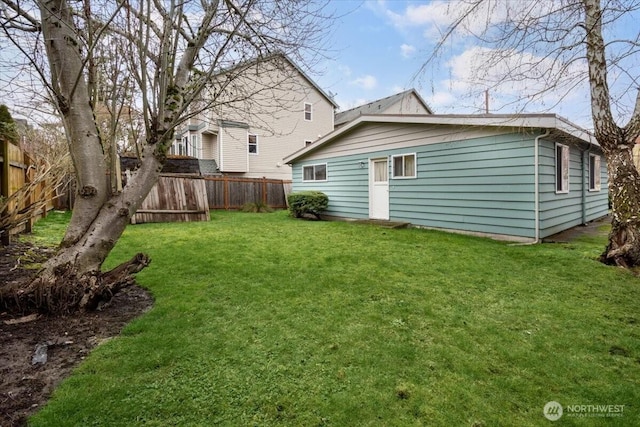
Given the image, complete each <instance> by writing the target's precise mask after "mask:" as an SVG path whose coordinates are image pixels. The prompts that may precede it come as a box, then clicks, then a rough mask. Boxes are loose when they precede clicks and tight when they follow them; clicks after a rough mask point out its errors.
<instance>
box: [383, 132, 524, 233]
mask: <svg viewBox="0 0 640 427" xmlns="http://www.w3.org/2000/svg"><path fill="white" fill-rule="evenodd" d="M408 151H411V150H402V149H400V150H394V151H392V152H391V153H390V154H400V153H404V152H408ZM415 152H416V153H417V156H418V176H417V178H416V179H406V180H398V179H391V180H390V195H391V198H390V206H391V212H390V217H391V220H403V221H409V222H411V223H412V224H415V225H422V226H426V227H437V228H447V229H456V230H464V231H471V232H481V233H491V234H505V235H513V236H522V237H534V235H535V232H534V214H533V190H534V186H533V144H532V141H531V140H530V139H528V138H525V139H523V137H522V136H521V135H517V134H510V135H500V136H493V135H492V136H488V137H483V138H475V139H470V140H465V141H455V142H444V143H441V144H430V145H426V146H422V147H419V148H417V149H416V150H415Z"/></svg>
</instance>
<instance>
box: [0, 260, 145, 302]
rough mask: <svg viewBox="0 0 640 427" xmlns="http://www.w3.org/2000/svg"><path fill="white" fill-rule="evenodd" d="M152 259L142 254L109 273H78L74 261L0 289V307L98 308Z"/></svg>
mask: <svg viewBox="0 0 640 427" xmlns="http://www.w3.org/2000/svg"><path fill="white" fill-rule="evenodd" d="M150 262H151V260H150V259H149V257H148V256H147V255H145V254H142V253H139V254H137V255H135V256H134V257H133V258H132V259H131V260H129V261H127V262H125V263H123V264H121V265H119V266H118V267H116V268H114V269H113V270H111V271H108V272H106V273H100V272H96V271H93V272H88V273H82V274H81V273H78V272H77V271H76V270H75V269H74V268H73V265H72V264H65V265H61V266H58V267H57V268H55V269H54V274H52V275H39V276H37V277H36V278H35V279H33V280H32V281H31V282H30V283H26V284H24V283H16V284H14V285H13V286H7V287H4V288H2V289H0V308H2V309H3V310H8V311H11V312H15V313H32V312H40V313H46V314H55V315H61V314H68V313H72V312H74V311H78V310H82V311H92V310H95V309H96V308H97V307H98V306H99V304H100V303H101V302H108V301H110V300H111V298H112V297H113V295H115V294H116V293H117V292H118V291H120V290H121V289H123V288H125V287H127V286H130V285H132V284H133V283H134V281H135V279H134V274H135V273H138V272H139V271H141V270H142V269H143V268H145V267H146V266H148V265H149V263H150Z"/></svg>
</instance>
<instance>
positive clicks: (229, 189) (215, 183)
mask: <svg viewBox="0 0 640 427" xmlns="http://www.w3.org/2000/svg"><path fill="white" fill-rule="evenodd" d="M205 182H206V186H207V197H208V199H209V208H211V209H240V208H242V207H243V206H244V205H245V204H247V203H264V204H266V205H269V206H270V207H272V208H276V209H281V208H282V209H284V208H286V207H287V201H286V195H285V188H286V187H287V185H289V184H290V183H291V181H283V180H280V179H268V178H236V177H230V176H220V177H207V178H205Z"/></svg>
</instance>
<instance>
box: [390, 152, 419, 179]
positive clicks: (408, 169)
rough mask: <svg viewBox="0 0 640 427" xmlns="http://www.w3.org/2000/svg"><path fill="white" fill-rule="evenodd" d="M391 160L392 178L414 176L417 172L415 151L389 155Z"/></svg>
mask: <svg viewBox="0 0 640 427" xmlns="http://www.w3.org/2000/svg"><path fill="white" fill-rule="evenodd" d="M391 160H392V165H393V171H392V173H391V176H392V177H393V178H394V179H398V178H415V177H416V175H417V172H416V154H415V153H411V154H401V155H398V156H391Z"/></svg>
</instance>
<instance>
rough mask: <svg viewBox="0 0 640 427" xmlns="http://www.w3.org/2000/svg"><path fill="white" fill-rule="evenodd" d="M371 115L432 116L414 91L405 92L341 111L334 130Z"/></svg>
mask: <svg viewBox="0 0 640 427" xmlns="http://www.w3.org/2000/svg"><path fill="white" fill-rule="evenodd" d="M372 114H401V115H414V114H433V111H431V108H429V106H428V105H427V103H426V102H424V100H423V99H422V97H421V96H420V95H419V94H418V92H416V90H415V89H409V90H405V91H404V92H400V93H396V94H395V95H391V96H387V97H386V98H382V99H378V100H376V101H371V102H368V103H366V104H364V105H361V106H359V107H356V108H352V109H350V110H347V111H342V112H339V113H337V114H336V118H335V127H336V129H337V128H339V127H341V126H343V125H345V124H347V123H349V122H352V121H353V120H355V119H357V118H358V117H360V116H365V115H366V116H370V115H372Z"/></svg>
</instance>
